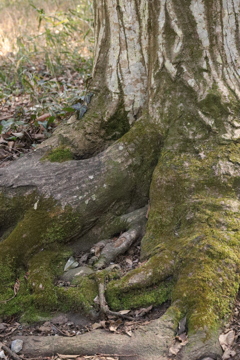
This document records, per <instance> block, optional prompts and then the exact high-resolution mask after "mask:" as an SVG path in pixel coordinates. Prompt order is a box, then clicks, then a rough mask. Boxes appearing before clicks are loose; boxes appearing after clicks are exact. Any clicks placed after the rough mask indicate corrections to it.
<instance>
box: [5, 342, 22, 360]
mask: <svg viewBox="0 0 240 360" xmlns="http://www.w3.org/2000/svg"><path fill="white" fill-rule="evenodd" d="M2 349H3V350H4V351H6V353H7V354H8V355H10V356H11V357H12V358H13V359H14V360H21V358H20V357H19V356H18V355H17V354H16V353H15V352H13V351H12V350H10V349H9V347H8V346H6V345H2Z"/></svg>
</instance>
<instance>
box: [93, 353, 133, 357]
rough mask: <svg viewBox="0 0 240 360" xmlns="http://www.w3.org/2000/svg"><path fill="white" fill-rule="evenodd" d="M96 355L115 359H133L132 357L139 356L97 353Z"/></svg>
mask: <svg viewBox="0 0 240 360" xmlns="http://www.w3.org/2000/svg"><path fill="white" fill-rule="evenodd" d="M96 355H99V356H106V357H107V356H109V357H110V356H114V357H131V356H137V354H131V355H120V354H99V353H97V354H96Z"/></svg>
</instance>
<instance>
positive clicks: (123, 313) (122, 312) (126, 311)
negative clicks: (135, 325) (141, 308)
mask: <svg viewBox="0 0 240 360" xmlns="http://www.w3.org/2000/svg"><path fill="white" fill-rule="evenodd" d="M130 311H131V310H120V311H119V314H121V315H126V314H128V313H129V312H130Z"/></svg>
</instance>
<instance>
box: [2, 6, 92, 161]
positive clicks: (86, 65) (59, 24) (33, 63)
mask: <svg viewBox="0 0 240 360" xmlns="http://www.w3.org/2000/svg"><path fill="white" fill-rule="evenodd" d="M0 15H1V16H0V19H2V20H0V45H1V46H0V49H1V50H0V110H1V111H0V134H1V135H0V165H1V160H3V161H5V159H7V160H8V159H10V160H11V159H12V158H14V157H17V156H19V153H22V152H24V151H23V150H22V149H26V148H27V149H28V150H29V147H32V146H35V145H36V144H37V143H39V142H41V141H43V140H44V139H45V138H46V137H48V136H49V135H50V134H51V132H52V130H53V129H54V127H55V126H57V124H58V123H59V121H61V120H62V119H63V118H65V117H66V115H67V114H68V113H69V112H70V113H71V111H74V108H73V109H71V105H72V104H76V103H77V102H78V100H79V98H80V97H81V96H83V95H84V88H85V84H86V81H87V79H88V78H89V77H90V76H91V68H92V48H93V11H92V2H91V1H90V0H83V1H77V0H70V1H67V0H55V1H50V0H45V1H44V2H42V1H38V0H32V1H30V0H3V1H1V4H0ZM3 19H4V20H3ZM42 115H44V116H45V117H44V116H43V119H42V118H41V116H42ZM19 144H21V146H20V147H19ZM13 149H15V151H14V152H13Z"/></svg>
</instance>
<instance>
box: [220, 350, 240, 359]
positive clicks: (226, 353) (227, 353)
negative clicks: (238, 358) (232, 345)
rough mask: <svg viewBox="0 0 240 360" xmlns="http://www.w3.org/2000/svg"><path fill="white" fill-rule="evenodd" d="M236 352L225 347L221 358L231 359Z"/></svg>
mask: <svg viewBox="0 0 240 360" xmlns="http://www.w3.org/2000/svg"><path fill="white" fill-rule="evenodd" d="M236 354H237V353H236V351H234V350H231V349H226V350H225V351H224V354H223V356H222V360H228V359H232V358H233V357H234V356H235V355H236Z"/></svg>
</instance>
